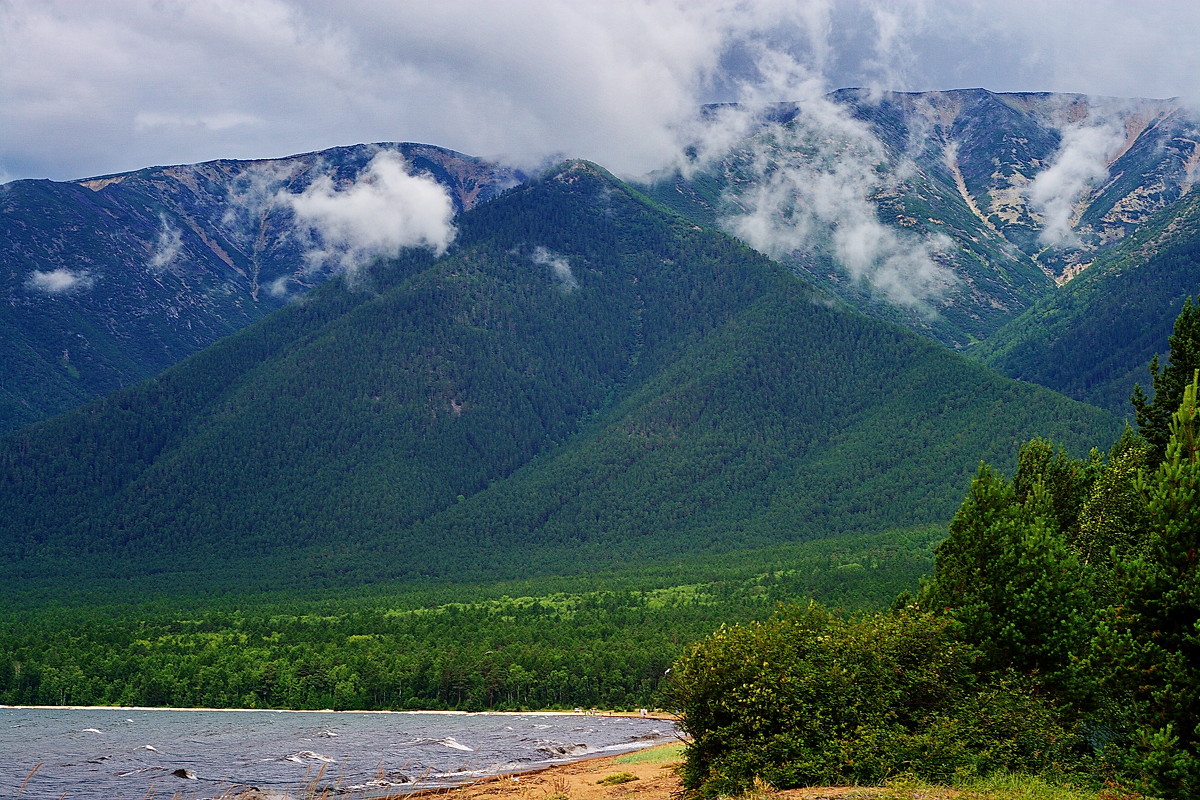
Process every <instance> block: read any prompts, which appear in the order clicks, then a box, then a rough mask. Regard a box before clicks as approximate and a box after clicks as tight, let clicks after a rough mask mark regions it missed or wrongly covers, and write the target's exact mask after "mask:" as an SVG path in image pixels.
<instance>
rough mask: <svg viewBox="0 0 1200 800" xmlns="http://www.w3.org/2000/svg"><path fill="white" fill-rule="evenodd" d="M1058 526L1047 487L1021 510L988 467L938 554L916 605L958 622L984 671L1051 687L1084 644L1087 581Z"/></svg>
mask: <svg viewBox="0 0 1200 800" xmlns="http://www.w3.org/2000/svg"><path fill="white" fill-rule="evenodd" d="M1051 463H1053V461H1052V462H1051ZM1057 519H1058V517H1057V514H1056V513H1055V502H1054V498H1053V497H1052V496H1051V493H1050V492H1049V490H1047V489H1046V486H1045V483H1044V481H1043V480H1041V479H1039V480H1037V481H1036V482H1034V483H1032V485H1030V486H1029V487H1028V490H1027V493H1026V497H1025V498H1024V501H1023V502H1022V501H1021V500H1019V499H1018V497H1017V493H1016V490H1015V489H1014V485H1013V484H1012V483H1010V482H1009V481H1007V480H1005V479H1004V478H1003V476H1000V475H998V474H996V473H995V472H994V471H993V470H992V469H991V467H989V466H987V465H986V464H984V465H981V466H980V469H979V474H978V475H977V476H976V478H975V480H974V481H973V482H972V484H971V491H970V494H969V495H968V497H967V499H966V500H965V501H964V502H963V505H962V507H961V508H960V509H959V511H958V513H957V514H956V515H955V517H954V520H953V522H951V524H950V535H949V536H948V537H947V539H946V541H945V542H943V543H942V544H941V545H939V547H938V550H937V555H936V562H935V571H934V577H933V579H932V580H930V581H929V582H927V583H926V584H925V585H924V586H922V588H921V592H920V596H919V599H918V602H919V604H920V605H921V606H922V607H923V608H926V609H928V610H930V611H932V612H934V613H943V614H946V615H948V616H950V617H952V618H953V619H955V620H957V621H958V622H959V623H960V624H961V635H962V636H963V638H965V639H966V640H967V641H969V642H971V643H973V644H976V645H977V646H979V647H980V649H981V650H982V652H983V653H984V654H985V656H986V662H985V665H984V666H985V668H990V669H1002V668H1007V667H1011V668H1013V669H1016V670H1018V671H1020V672H1023V673H1030V674H1031V673H1035V672H1036V673H1039V674H1041V675H1043V676H1046V677H1047V678H1050V679H1053V678H1054V677H1055V676H1059V675H1060V673H1062V671H1063V670H1064V669H1065V668H1066V667H1067V666H1068V665H1069V662H1070V656H1071V654H1072V653H1073V652H1076V651H1077V650H1078V649H1080V648H1081V646H1082V645H1083V644H1084V643H1085V642H1086V641H1087V636H1088V634H1087V627H1086V624H1087V619H1088V616H1089V609H1090V602H1089V599H1088V598H1089V594H1088V591H1087V588H1086V579H1085V573H1084V570H1083V569H1082V567H1081V565H1080V563H1079V561H1078V557H1077V556H1076V554H1075V552H1074V551H1072V550H1071V549H1070V548H1069V547H1068V546H1067V542H1066V537H1065V535H1064V534H1063V532H1062V530H1061V529H1060V528H1059V526H1058V524H1057Z"/></svg>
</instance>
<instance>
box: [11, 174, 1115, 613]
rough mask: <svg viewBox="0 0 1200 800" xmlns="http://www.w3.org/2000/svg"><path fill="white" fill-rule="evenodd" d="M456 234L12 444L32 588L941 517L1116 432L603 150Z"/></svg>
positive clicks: (369, 573) (724, 539) (599, 557)
mask: <svg viewBox="0 0 1200 800" xmlns="http://www.w3.org/2000/svg"><path fill="white" fill-rule="evenodd" d="M456 224H457V226H458V231H459V233H458V237H457V239H456V240H455V243H454V244H453V245H452V246H450V248H449V249H448V251H447V252H446V253H445V255H443V256H441V257H435V256H434V255H432V253H431V251H430V250H429V249H428V248H420V249H413V250H410V251H407V254H406V255H405V256H404V257H403V258H401V259H398V260H393V261H388V262H381V263H379V264H377V265H376V266H375V267H374V268H373V269H372V270H371V271H370V274H369V275H362V276H360V278H359V280H356V281H354V282H347V281H344V280H338V281H334V282H332V283H328V284H326V285H324V286H322V287H320V288H318V289H317V290H316V291H315V292H313V293H312V294H311V296H310V297H309V298H308V300H307V301H306V302H304V303H296V304H291V305H288V306H286V307H284V308H282V309H280V310H279V311H277V312H276V313H274V314H272V315H270V316H269V317H267V318H265V319H262V320H260V321H258V322H256V323H254V324H252V325H251V326H250V327H249V328H247V329H245V330H243V331H242V332H240V333H238V334H234V335H233V336H230V337H227V338H225V339H223V340H221V341H220V342H218V343H217V344H215V345H213V346H210V347H209V348H206V349H205V350H202V351H201V352H199V353H197V354H196V355H194V356H192V357H190V358H189V359H186V360H185V361H183V362H182V363H180V364H178V365H177V366H175V367H173V368H171V369H168V370H167V371H166V372H164V373H163V374H162V375H160V376H159V377H157V378H155V379H153V380H150V381H147V382H145V383H142V384H139V385H137V386H134V387H131V388H128V389H125V390H122V391H120V392H117V393H115V394H113V395H111V396H109V397H107V398H104V399H102V400H100V401H97V402H94V403H92V404H90V405H89V406H87V407H85V408H83V409H81V410H79V411H76V412H73V413H70V414H66V415H62V416H59V417H56V418H54V419H51V420H48V421H46V422H43V423H39V424H36V425H33V426H30V427H27V428H25V429H23V430H21V431H19V432H16V433H14V434H10V435H8V436H7V437H6V438H5V439H3V441H2V452H0V475H2V476H3V482H4V490H3V492H0V525H2V526H3V527H2V528H0V535H2V537H3V538H2V540H0V541H2V542H3V548H4V552H5V558H4V559H3V566H2V567H0V569H2V570H3V580H5V581H6V585H8V586H10V587H20V588H21V589H22V590H23V591H28V592H32V593H34V594H37V593H39V592H46V593H51V594H54V593H61V592H65V591H68V590H78V589H86V588H87V587H88V586H96V585H105V586H107V587H109V588H110V589H112V588H113V587H117V586H122V585H128V586H130V587H138V590H139V591H144V590H153V589H156V590H166V589H168V588H169V590H170V591H173V592H181V591H184V592H186V591H188V590H189V589H190V590H194V591H204V592H223V591H232V590H235V589H237V590H247V589H263V588H267V587H271V588H280V587H283V588H286V587H287V586H289V585H292V586H295V585H304V586H308V587H313V586H320V585H328V584H338V585H341V584H347V583H355V582H358V583H366V582H371V581H385V580H395V579H400V580H406V581H423V580H424V581H465V580H482V579H491V578H502V577H516V576H535V575H552V574H577V573H586V572H589V571H594V570H597V569H602V568H609V567H617V566H622V565H626V566H627V565H629V564H636V563H646V564H649V563H653V562H655V561H662V560H666V559H670V558H674V557H680V556H684V555H687V554H694V553H700V552H705V553H713V552H721V551H734V550H738V549H744V548H748V547H755V546H762V545H767V544H771V543H777V542H786V541H802V540H806V539H816V538H820V537H835V536H839V535H845V534H846V533H849V532H867V531H872V530H883V529H888V528H895V527H898V526H909V525H913V524H917V523H923V522H939V521H944V520H945V519H947V518H948V517H949V515H950V514H951V513H952V511H953V509H954V507H955V505H956V504H957V502H958V499H959V498H960V497H961V493H962V491H963V487H964V486H965V485H966V483H967V481H968V479H969V476H970V475H971V474H973V473H974V471H975V468H976V465H977V464H978V462H979V460H980V459H981V458H986V459H989V460H992V461H995V462H998V463H1004V462H1005V460H1006V458H1008V457H1010V456H1011V453H1012V452H1013V449H1014V447H1015V445H1016V444H1018V443H1019V442H1021V441H1024V440H1026V439H1029V438H1032V437H1033V436H1036V435H1042V436H1049V437H1053V438H1054V439H1055V440H1056V441H1060V442H1062V443H1063V444H1065V445H1066V446H1068V447H1070V448H1071V449H1072V450H1073V451H1080V452H1086V450H1087V448H1088V447H1090V446H1093V445H1099V444H1103V443H1105V442H1108V441H1111V440H1112V439H1113V438H1114V437H1115V435H1116V433H1117V431H1118V423H1117V422H1116V420H1115V419H1114V418H1113V417H1111V416H1109V415H1108V414H1106V413H1104V412H1101V411H1098V410H1096V409H1094V408H1091V407H1088V406H1085V405H1082V404H1078V403H1075V402H1073V401H1070V400H1067V399H1065V398H1063V397H1061V396H1060V395H1057V394H1054V393H1052V392H1050V391H1048V390H1045V389H1043V388H1041V387H1037V386H1033V385H1029V384H1025V383H1020V382H1015V381H1011V380H1008V379H1006V378H1002V377H1000V376H998V375H997V374H995V373H993V372H991V371H990V370H988V369H987V368H985V367H983V366H981V365H978V364H976V363H973V362H971V361H969V360H968V359H966V358H965V357H963V356H960V355H958V354H956V353H953V352H952V351H950V350H947V349H945V348H943V347H940V346H938V345H936V344H934V343H933V342H931V341H929V340H928V339H925V338H922V337H919V336H917V335H915V334H912V333H911V332H908V331H906V330H904V329H903V328H901V327H899V326H894V325H890V324H887V323H883V322H879V321H875V320H872V319H870V318H868V317H865V316H863V315H861V314H859V313H857V312H855V311H853V310H852V309H849V308H847V307H845V306H844V305H843V304H841V303H839V302H837V301H835V300H833V299H831V298H829V297H828V296H826V295H824V294H823V293H821V292H820V291H817V290H814V289H813V288H812V287H811V286H810V285H809V284H808V283H807V282H806V281H804V280H803V279H801V278H800V277H798V276H796V275H795V274H794V273H793V272H791V271H789V270H787V269H785V268H783V267H780V266H779V265H777V264H775V263H774V262H772V261H770V260H768V259H767V258H765V257H764V256H762V255H761V254H759V253H757V252H755V251H753V250H751V249H749V248H748V247H745V246H744V245H742V244H740V243H738V242H736V241H735V240H733V239H732V238H730V237H728V236H725V235H723V234H721V233H718V232H716V231H713V230H710V229H704V228H702V227H700V226H696V225H693V224H692V223H690V222H688V221H686V220H684V219H682V218H680V217H678V216H675V215H672V214H670V213H667V212H666V211H664V210H662V209H660V208H659V207H657V206H655V205H654V204H653V203H652V202H651V201H649V200H647V199H645V198H644V197H642V196H641V195H639V194H638V193H637V192H636V191H633V190H631V189H630V188H629V187H628V186H626V185H624V184H621V183H620V182H618V181H616V180H615V179H614V178H612V177H611V176H610V175H608V174H607V173H605V172H604V171H603V170H601V169H599V168H597V167H595V166H593V165H590V164H587V163H584V162H574V163H570V164H568V165H565V166H563V167H561V168H559V169H557V170H556V171H552V172H550V173H548V174H547V175H546V176H544V177H543V178H541V179H539V180H535V181H531V182H528V183H527V184H525V185H523V186H521V187H520V188H518V189H515V190H513V191H510V192H508V193H506V194H505V195H503V196H502V197H500V198H498V199H496V200H494V201H492V202H490V203H487V204H484V205H481V206H478V207H476V208H475V209H473V210H471V211H469V212H465V213H463V214H462V215H461V216H460V217H459V218H458V220H457V222H456ZM201 587H203V588H202V589H201Z"/></svg>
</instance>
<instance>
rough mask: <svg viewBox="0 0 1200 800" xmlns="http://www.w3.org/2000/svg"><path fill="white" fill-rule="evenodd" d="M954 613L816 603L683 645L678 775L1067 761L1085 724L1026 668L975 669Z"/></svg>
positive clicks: (956, 773)
mask: <svg viewBox="0 0 1200 800" xmlns="http://www.w3.org/2000/svg"><path fill="white" fill-rule="evenodd" d="M953 624H954V623H952V622H950V621H948V620H946V619H944V618H937V617H934V616H931V615H926V614H920V613H915V612H912V611H902V612H901V613H899V614H895V615H890V616H887V615H873V616H866V617H860V618H856V619H849V620H847V619H841V618H839V617H836V616H834V615H832V614H830V613H829V612H827V611H826V610H824V609H823V608H821V607H820V606H818V605H816V604H810V605H808V606H805V607H797V608H793V609H789V610H785V611H783V612H781V613H779V614H778V615H777V616H776V617H774V618H773V619H771V620H770V621H768V622H765V623H761V624H751V625H746V626H738V627H727V628H722V629H721V630H719V631H718V632H717V633H715V634H713V636H711V637H710V638H709V639H707V640H705V641H704V642H701V643H700V644H699V645H697V646H696V647H695V648H693V649H692V650H691V651H690V652H689V653H688V654H687V655H686V656H685V657H684V658H682V659H681V660H680V661H679V662H678V664H677V667H676V670H675V680H674V683H673V687H672V691H673V694H674V700H675V702H676V704H677V706H678V708H679V710H680V712H681V716H682V720H683V722H682V724H683V728H684V730H685V731H686V732H687V733H688V734H690V735H691V737H692V742H691V743H690V744H689V745H688V746H687V748H686V750H685V763H684V767H683V770H682V777H683V782H684V786H685V788H686V789H687V790H688V791H690V792H692V793H693V794H698V795H701V796H705V797H716V796H720V795H734V794H738V793H740V792H744V791H745V790H747V789H748V788H750V787H751V786H752V785H753V783H754V780H755V779H756V778H758V779H761V780H764V781H766V782H767V783H769V784H771V785H772V786H776V787H778V788H788V787H794V786H803V785H814V784H847V783H851V784H878V783H880V782H882V781H884V780H886V779H887V778H889V777H891V776H894V775H897V774H912V775H916V776H918V777H921V778H925V779H930V780H947V779H951V778H955V777H962V776H964V775H984V774H989V773H991V772H993V771H997V770H1025V771H1035V772H1046V771H1049V772H1054V773H1063V772H1067V771H1070V770H1071V769H1072V768H1073V767H1074V766H1075V764H1076V763H1077V762H1078V760H1079V757H1080V755H1079V754H1080V753H1081V751H1082V748H1081V741H1080V737H1079V736H1078V735H1077V734H1076V733H1075V732H1074V731H1073V730H1071V729H1069V727H1068V726H1066V725H1064V724H1063V722H1062V721H1061V720H1060V718H1059V716H1058V714H1057V712H1056V710H1055V708H1054V706H1053V704H1052V703H1051V702H1050V701H1049V700H1048V699H1047V698H1044V697H1042V696H1040V695H1039V693H1038V690H1037V687H1036V684H1035V683H1034V682H1032V681H1030V680H1027V679H1022V678H1019V677H1015V676H1009V675H1000V674H998V675H996V676H995V677H988V678H982V679H981V678H979V677H978V676H977V675H976V672H975V667H976V665H977V664H978V659H979V654H978V651H976V650H975V649H974V648H972V647H970V646H969V645H966V644H963V643H962V642H961V641H959V640H957V639H956V638H955V637H954V636H952V626H953Z"/></svg>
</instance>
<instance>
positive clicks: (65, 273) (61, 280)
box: [25, 267, 96, 295]
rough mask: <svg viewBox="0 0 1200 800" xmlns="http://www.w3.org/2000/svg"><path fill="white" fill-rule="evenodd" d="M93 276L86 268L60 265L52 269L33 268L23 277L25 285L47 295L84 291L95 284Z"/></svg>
mask: <svg viewBox="0 0 1200 800" xmlns="http://www.w3.org/2000/svg"><path fill="white" fill-rule="evenodd" d="M95 282H96V280H95V278H93V277H92V276H91V274H90V273H88V272H87V271H86V270H80V271H76V270H70V269H65V268H62V267H60V268H59V269H54V270H46V271H41V270H34V271H33V272H31V273H30V274H29V277H28V278H26V279H25V287H26V288H27V289H32V290H33V291H35V292H42V293H43V294H49V295H63V294H71V293H73V292H81V291H86V290H87V289H90V288H92V286H94V285H95Z"/></svg>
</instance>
